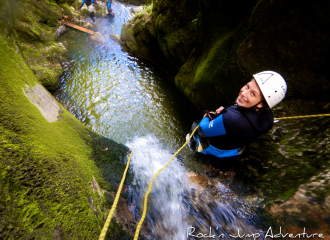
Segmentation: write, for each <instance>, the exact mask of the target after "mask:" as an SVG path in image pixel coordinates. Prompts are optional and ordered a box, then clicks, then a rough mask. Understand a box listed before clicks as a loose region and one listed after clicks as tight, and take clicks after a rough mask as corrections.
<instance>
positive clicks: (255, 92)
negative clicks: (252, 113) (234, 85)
mask: <svg viewBox="0 0 330 240" xmlns="http://www.w3.org/2000/svg"><path fill="white" fill-rule="evenodd" d="M261 99H262V97H261V91H260V89H259V87H258V85H257V83H256V82H255V81H253V80H252V81H250V82H248V83H247V84H246V85H245V86H243V87H242V88H241V90H240V92H239V94H238V97H237V99H236V103H237V105H238V106H241V107H245V108H250V107H253V106H255V105H256V104H258V103H259V104H258V105H257V107H258V108H260V107H262V103H260V101H261Z"/></svg>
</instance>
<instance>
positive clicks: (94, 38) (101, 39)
mask: <svg viewBox="0 0 330 240" xmlns="http://www.w3.org/2000/svg"><path fill="white" fill-rule="evenodd" d="M89 39H90V40H91V41H93V42H96V43H100V44H105V42H106V41H105V37H104V35H103V34H102V33H100V32H95V33H94V34H92V35H89Z"/></svg>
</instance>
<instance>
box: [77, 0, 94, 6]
mask: <svg viewBox="0 0 330 240" xmlns="http://www.w3.org/2000/svg"><path fill="white" fill-rule="evenodd" d="M84 3H86V5H87V7H89V6H90V5H91V4H92V3H96V4H98V3H97V1H95V0H83V1H82V3H81V5H80V7H79V8H82V6H84Z"/></svg>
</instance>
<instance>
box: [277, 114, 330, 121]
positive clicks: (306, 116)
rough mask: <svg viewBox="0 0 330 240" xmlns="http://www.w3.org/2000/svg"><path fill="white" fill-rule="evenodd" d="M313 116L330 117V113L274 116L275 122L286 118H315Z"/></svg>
mask: <svg viewBox="0 0 330 240" xmlns="http://www.w3.org/2000/svg"><path fill="white" fill-rule="evenodd" d="M313 117H330V114H316V115H305V116H294V117H280V118H274V122H275V123H276V122H279V121H280V120H286V119H299V118H313Z"/></svg>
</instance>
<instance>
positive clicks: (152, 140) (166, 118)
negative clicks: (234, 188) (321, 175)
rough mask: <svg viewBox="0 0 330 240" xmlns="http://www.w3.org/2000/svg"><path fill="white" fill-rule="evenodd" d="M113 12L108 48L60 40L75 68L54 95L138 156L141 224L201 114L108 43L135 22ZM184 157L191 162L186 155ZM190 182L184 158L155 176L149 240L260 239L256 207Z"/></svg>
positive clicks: (118, 9) (161, 76)
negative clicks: (144, 203) (143, 207)
mask: <svg viewBox="0 0 330 240" xmlns="http://www.w3.org/2000/svg"><path fill="white" fill-rule="evenodd" d="M112 6H113V10H114V12H115V13H116V18H115V20H114V21H113V22H111V23H110V22H109V21H107V20H105V19H97V20H96V22H95V26H96V28H97V31H98V32H101V33H102V34H103V35H104V36H105V38H106V44H104V45H100V44H95V43H93V42H91V41H90V40H89V38H88V35H87V34H85V33H80V32H78V31H77V30H72V29H68V30H67V32H66V33H65V34H64V35H63V36H62V37H61V39H60V41H62V42H66V44H67V45H68V49H69V54H70V57H71V60H72V61H71V62H70V63H69V64H67V66H66V68H65V73H64V75H63V77H62V80H61V81H62V86H61V88H60V89H59V90H58V91H56V92H55V93H53V95H54V96H55V98H56V99H57V100H58V101H59V102H60V103H61V104H62V105H63V106H64V107H65V108H67V109H68V110H69V111H70V112H71V113H72V114H73V115H74V116H75V117H76V118H78V119H79V120H80V121H81V122H82V123H84V124H85V125H86V126H88V127H90V128H91V129H92V130H93V131H95V132H97V133H99V134H101V135H103V136H105V137H108V138H111V139H113V140H114V141H116V142H119V143H123V144H125V145H126V146H128V147H129V148H130V149H132V150H133V151H134V154H133V157H132V160H131V169H132V171H133V173H134V180H133V184H132V186H131V187H130V188H131V190H130V191H131V193H130V194H131V197H130V199H131V205H132V207H131V209H132V214H133V215H134V217H135V218H136V219H137V220H139V219H140V217H141V216H140V213H141V205H142V204H141V203H142V201H143V198H144V194H145V192H146V190H147V188H148V185H149V183H150V180H151V177H152V176H153V175H154V174H155V173H156V172H157V171H158V170H159V169H160V168H161V167H162V166H163V165H164V164H165V163H167V161H168V160H169V159H170V158H171V156H172V155H173V153H174V152H176V151H177V149H178V148H179V147H181V146H182V145H183V144H184V143H185V135H186V133H187V132H188V131H189V129H190V126H191V123H192V122H193V121H194V120H196V119H195V118H196V115H197V116H198V112H197V110H196V109H194V107H193V106H191V104H190V103H189V101H188V100H187V99H186V98H185V97H184V96H183V95H182V94H181V93H180V92H179V91H178V90H177V89H176V87H175V85H174V83H172V82H170V81H169V80H168V79H167V77H166V74H165V73H164V72H163V71H162V70H161V69H160V68H159V67H158V66H154V65H152V64H150V63H149V62H146V61H144V60H141V59H137V58H135V57H133V56H130V55H129V54H127V53H125V52H122V51H121V47H120V46H119V45H118V44H117V43H116V42H115V41H113V40H112V39H110V37H109V34H110V33H112V34H120V31H121V26H122V25H123V24H124V23H125V22H127V21H128V20H129V19H130V18H131V15H130V13H129V10H128V8H127V7H126V6H124V5H122V4H119V3H115V2H114V3H113V5H112ZM180 155H181V156H183V157H185V158H190V159H194V156H193V154H192V152H190V150H189V149H188V148H187V147H185V149H184V150H183V151H182V152H181V153H180ZM189 174H190V175H191V174H192V173H188V172H187V170H186V169H185V167H184V166H183V164H182V162H181V160H180V157H179V158H175V159H174V160H173V162H172V163H171V164H170V165H169V166H168V167H167V168H166V169H165V170H164V171H162V172H161V173H160V174H159V175H158V177H157V179H156V181H155V183H154V185H153V188H152V192H151V194H150V197H149V199H150V200H149V203H148V212H147V217H146V220H145V223H144V225H143V228H144V231H143V234H144V235H145V236H146V237H147V239H168V240H181V239H182V240H183V239H198V238H201V239H208V238H211V237H207V236H212V235H214V236H215V237H213V238H212V239H232V238H234V237H235V236H237V234H238V231H239V232H240V234H241V235H242V234H243V233H244V234H247V233H249V234H250V235H249V236H246V237H247V239H256V237H258V236H259V235H260V237H259V238H258V239H262V238H263V237H262V236H263V235H264V232H263V231H261V230H260V227H258V226H259V225H260V224H259V223H258V221H260V220H258V219H257V220H256V219H255V217H254V216H255V211H256V209H257V206H258V204H259V202H258V199H249V201H248V200H246V199H240V198H239V197H237V196H236V195H235V194H234V193H232V192H231V191H230V190H229V187H228V184H226V183H224V182H221V181H219V182H218V183H216V184H215V186H216V189H217V192H216V194H212V193H210V191H208V189H207V188H205V187H202V186H200V185H198V184H197V183H194V182H193V181H192V180H191V178H190V177H189ZM247 202H248V203H247ZM198 234H202V235H198ZM197 235H198V236H199V237H198V236H197Z"/></svg>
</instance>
